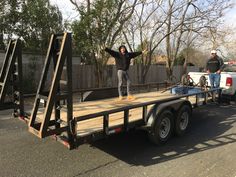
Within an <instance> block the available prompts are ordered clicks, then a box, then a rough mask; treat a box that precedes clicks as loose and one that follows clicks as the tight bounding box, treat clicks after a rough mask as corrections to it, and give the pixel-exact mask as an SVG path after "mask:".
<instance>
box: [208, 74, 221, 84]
mask: <svg viewBox="0 0 236 177" xmlns="http://www.w3.org/2000/svg"><path fill="white" fill-rule="evenodd" d="M209 79H210V84H211V88H219V87H220V74H218V73H210V74H209Z"/></svg>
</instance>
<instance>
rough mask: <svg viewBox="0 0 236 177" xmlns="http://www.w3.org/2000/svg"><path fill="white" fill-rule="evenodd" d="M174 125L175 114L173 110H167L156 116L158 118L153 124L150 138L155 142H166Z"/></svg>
mask: <svg viewBox="0 0 236 177" xmlns="http://www.w3.org/2000/svg"><path fill="white" fill-rule="evenodd" d="M173 125H174V115H173V113H172V112H171V111H169V110H165V111H163V112H162V113H161V114H160V115H158V116H157V117H156V120H155V122H154V124H153V126H152V130H151V132H149V139H150V140H151V142H153V143H154V144H161V143H164V142H166V141H167V140H168V139H169V138H170V136H171V134H172V132H173V129H174V127H173Z"/></svg>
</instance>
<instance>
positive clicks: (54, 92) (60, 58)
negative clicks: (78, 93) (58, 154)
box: [29, 33, 73, 144]
mask: <svg viewBox="0 0 236 177" xmlns="http://www.w3.org/2000/svg"><path fill="white" fill-rule="evenodd" d="M51 59H52V60H53V63H54V73H53V78H52V83H51V87H50V90H49V92H44V89H45V84H46V79H47V76H48V71H49V66H50V61H51ZM64 65H65V66H64ZM63 69H65V70H66V74H67V80H62V79H61V76H62V72H63ZM62 83H63V84H64V85H65V88H66V91H65V92H63V91H62V90H61V88H60V84H62ZM60 100H66V101H67V125H64V124H62V123H61V114H60V113H61V111H60ZM42 101H43V102H46V107H45V110H44V113H43V119H42V121H41V122H38V120H37V113H38V110H39V105H40V102H42ZM53 108H54V114H55V119H53V120H51V117H52V112H53ZM72 112H73V103H72V48H71V34H70V33H63V34H56V35H55V34H53V35H52V36H51V40H50V43H49V48H48V51H47V56H46V60H45V63H44V68H43V73H42V75H41V79H40V82H39V86H38V90H37V94H36V98H35V102H34V107H33V110H32V114H31V117H30V121H29V131H30V132H31V133H33V134H35V135H36V136H38V137H40V138H44V137H47V136H50V135H59V134H61V133H62V132H67V138H68V139H69V140H70V142H73V131H72V130H71V129H70V126H69V125H70V124H71V122H72V118H73V117H72V116H73V115H72ZM71 144H73V143H71Z"/></svg>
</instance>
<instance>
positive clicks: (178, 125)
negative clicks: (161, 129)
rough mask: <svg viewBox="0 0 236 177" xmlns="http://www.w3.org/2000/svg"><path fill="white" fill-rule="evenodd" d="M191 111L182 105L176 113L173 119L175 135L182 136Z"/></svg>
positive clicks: (187, 124) (188, 122)
mask: <svg viewBox="0 0 236 177" xmlns="http://www.w3.org/2000/svg"><path fill="white" fill-rule="evenodd" d="M191 114H192V109H191V107H190V106H189V105H187V104H184V105H183V106H182V107H181V108H180V109H179V110H178V112H177V117H176V119H175V134H176V135H178V136H182V135H183V134H184V133H185V132H186V130H187V128H188V127H189V124H190V118H191Z"/></svg>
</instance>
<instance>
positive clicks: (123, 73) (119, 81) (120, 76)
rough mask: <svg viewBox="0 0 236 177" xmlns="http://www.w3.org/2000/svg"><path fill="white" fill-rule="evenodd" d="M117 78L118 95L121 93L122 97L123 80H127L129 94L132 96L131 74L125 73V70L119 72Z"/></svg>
mask: <svg viewBox="0 0 236 177" xmlns="http://www.w3.org/2000/svg"><path fill="white" fill-rule="evenodd" d="M117 76H118V93H119V96H122V91H121V90H122V81H123V78H124V79H125V80H126V82H127V94H128V95H130V84H131V81H130V79H129V74H128V72H127V71H123V70H118V71H117Z"/></svg>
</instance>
